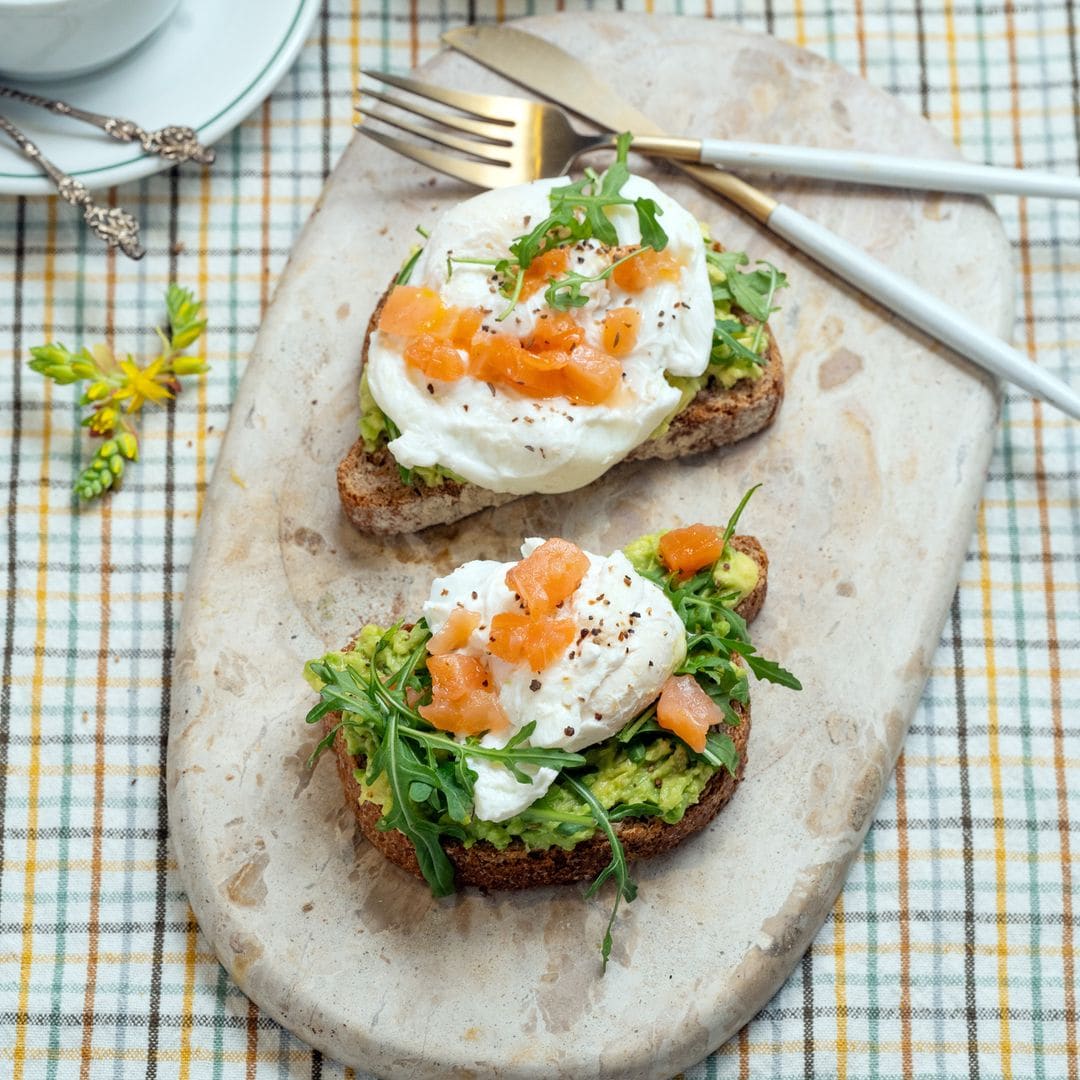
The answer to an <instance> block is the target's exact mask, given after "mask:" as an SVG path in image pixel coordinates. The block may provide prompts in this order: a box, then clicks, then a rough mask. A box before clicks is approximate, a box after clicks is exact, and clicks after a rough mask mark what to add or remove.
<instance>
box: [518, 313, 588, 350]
mask: <svg viewBox="0 0 1080 1080" xmlns="http://www.w3.org/2000/svg"><path fill="white" fill-rule="evenodd" d="M584 340H585V329H584V327H583V326H582V325H581V323H579V322H578V321H577V319H575V318H574V317H573V315H571V314H570V313H569V312H566V311H554V310H551V311H545V312H542V313H541V314H540V315H538V316H537V318H536V326H535V327H533V332H532V337H531V338H530V339H529V349H530V350H532V351H534V352H547V351H549V350H552V349H555V350H558V351H559V352H569V351H570V350H571V349H573V348H574V346H575V345H580V344H581V343H582V342H583V341H584Z"/></svg>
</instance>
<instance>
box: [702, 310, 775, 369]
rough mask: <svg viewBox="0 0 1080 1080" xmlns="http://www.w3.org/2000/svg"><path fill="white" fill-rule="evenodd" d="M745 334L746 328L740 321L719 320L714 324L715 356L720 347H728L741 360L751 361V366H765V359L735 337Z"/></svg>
mask: <svg viewBox="0 0 1080 1080" xmlns="http://www.w3.org/2000/svg"><path fill="white" fill-rule="evenodd" d="M745 332H746V327H745V326H743V324H742V323H741V322H739V320H738V319H717V320H716V322H715V323H714V324H713V354H714V355H715V353H716V350H717V348H718V347H723V346H725V345H726V346H727V347H728V348H729V349H730V350H731V352H732V353H733V354H734V355H735V356H737V357H739V358H740V359H742V360H749V361H750V363H751V364H757V365H759V366H760V365H761V364H764V363H765V357H763V356H762V355H761V354H760V353H756V352H753V351H752V350H750V349H748V348H747V347H746V346H745V345H744V344H743V343H742V342H741V341H739V340H738V339H737V338H735V336H734V335H735V334H742V333H745ZM718 343H719V344H718Z"/></svg>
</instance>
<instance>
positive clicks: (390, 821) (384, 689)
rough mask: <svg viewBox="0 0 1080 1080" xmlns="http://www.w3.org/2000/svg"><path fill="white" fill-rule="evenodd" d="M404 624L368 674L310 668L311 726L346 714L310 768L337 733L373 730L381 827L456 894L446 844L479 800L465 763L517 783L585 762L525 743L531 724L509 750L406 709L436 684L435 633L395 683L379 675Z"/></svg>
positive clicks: (370, 768)
mask: <svg viewBox="0 0 1080 1080" xmlns="http://www.w3.org/2000/svg"><path fill="white" fill-rule="evenodd" d="M399 626H400V624H398V626H393V627H391V628H390V629H389V630H388V631H387V632H386V633H385V634H383V636H382V638H381V639H380V641H379V643H378V644H377V645H376V647H375V653H374V655H373V656H372V659H371V664H370V666H369V668H368V671H367V674H366V675H365V674H363V673H361V672H359V671H357V670H356V669H355V668H354V667H352V666H350V665H348V664H346V665H344V666H342V667H336V666H334V665H332V664H330V663H327V662H326V661H325V660H316V661H313V662H312V663H311V664H309V665H308V670H309V671H310V672H311V673H312V674H313V675H315V676H316V677H317V678H318V679H319V680H320V681H321V682H322V683H323V686H322V688H321V690H320V691H319V703H318V704H317V705H316V706H315V707H314V708H313V709H312V710H311V711H310V712H309V713H308V715H307V722H308V723H309V724H315V723H318V722H319V721H320V720H322V718H323V717H324V716H325V715H326V714H327V713H331V712H336V711H341V714H342V718H341V721H340V722H339V723H338V724H337V725H336V726H335V728H334V730H333V731H331V732H329V733H328V734H327V735H326V736H325V737H324V738H323V739H321V740H320V741H319V743H318V745H317V746H316V747H315V749H314V751H313V752H312V755H311V758H310V759H309V764H314V763H315V761H316V760H318V758H319V756H320V755H321V754H322V753H323V751H325V750H326V749H327V748H328V747H329V746H330V745H331V743H332V742H333V739H334V736H335V735H336V734H337V731H338V729H339V728H343V727H344V728H348V727H350V726H355V727H359V728H363V729H366V730H367V731H370V732H371V733H372V734H373V735H374V736H375V737H376V738H377V740H378V750H377V751H376V753H375V754H373V755H372V757H371V760H369V761H368V763H367V780H368V782H369V783H370V782H371V781H373V780H376V779H378V777H380V776H385V777H386V780H387V783H388V784H389V786H390V790H391V793H392V795H393V804H392V806H391V807H390V809H389V810H388V811H387V812H385V813H384V815H383V817H382V818H381V820H380V822H379V828H380V829H397V830H399V831H400V832H402V833H404V834H405V835H406V836H407V837H408V838H409V839H410V840H411V841H412V842H413V845H414V846H415V848H416V858H417V861H418V862H419V863H420V869H421V871H422V873H423V875H424V879H425V880H426V881H427V883H428V884H429V885H430V886H431V891H432V893H433V894H434V895H435V896H448V895H449V894H450V893H452V892H453V891H454V868H453V865H452V864H451V862H450V860H449V859H448V858H447V855H446V852H445V851H444V850H443V848H442V843H441V839H442V837H444V836H452V837H455V838H456V839H459V840H460V839H464V833H463V832H462V830H461V829H460V827H459V823H461V822H463V821H465V820H466V819H467V816H468V814H469V813H470V812H471V808H472V802H473V781H474V780H475V777H476V774H475V773H474V772H473V771H472V770H471V769H470V768H469V767H468V763H467V758H469V757H473V758H484V759H485V760H488V761H495V762H499V763H501V764H502V765H504V766H506V768H507V769H508V770H509V771H510V773H511V774H512V775H513V776H514V778H515V779H516V780H518V781H519V782H521V783H524V784H527V783H528V782H529V781H530V779H531V777H530V776H529V775H528V773H526V772H525V771H524V770H523V768H522V766H525V765H531V766H535V767H544V768H549V769H565V768H570V767H573V766H579V765H584V764H585V758H584V757H582V756H581V755H580V754H571V753H568V752H567V751H565V750H560V749H557V748H553V749H549V748H547V747H536V746H525V745H522V744H523V743H526V742H527V741H528V739H529V736H530V735H532V733H533V730H534V728H535V725H534V724H527V725H525V727H523V728H522V729H521V731H519V732H518V733H517V734H516V735H515V736H514V738H512V739H511V740H510V741H509V742H508V743H507V744H506V745H505V746H502V747H490V746H480V745H479V743H478V742H474V741H466V742H465V743H459V742H457V741H456V740H454V739H451V738H449V737H448V736H446V735H444V734H442V733H441V732H439V731H436V730H435V729H434V728H433V727H432V726H431V725H430V724H429V723H428V722H427V721H426V720H425V719H424V718H423V717H422V716H421V715H420V714H419V713H418V712H417V711H416V709H415V708H414V707H413V706H412V705H410V704H408V702H407V700H406V694H407V693H408V691H410V690H412V691H413V692H414V693H415V694H417V695H419V697H417V699H416V700H417V702H420V701H422V700H423V699H424V698H425V697H426V696H428V695H429V693H430V686H431V683H430V679H429V677H428V676H427V672H426V670H425V669H424V668H423V667H422V666H421V661H422V660H423V658H424V657H425V655H426V653H427V640H428V637H429V636H430V635H429V634H424V636H423V637H422V639H421V640H420V641H419V642H418V643H417V644H416V645H415V647H414V648H413V649H412V651H411V652H410V653H409V655H408V657H407V658H406V659H405V661H404V663H403V664H402V665H401V667H399V668H398V669H397V671H395V672H394V673H393V674H392V675H390V676H389V678H387V679H385V680H383V679H381V678H379V676H378V674H377V673H376V660H377V658H378V656H379V654H380V653H381V652H382V651H383V650H384V649H386V648H387V646H388V645H389V643H390V641H391V639H392V638H393V636H394V634H395V633H396V632H397V630H398V628H399Z"/></svg>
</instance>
